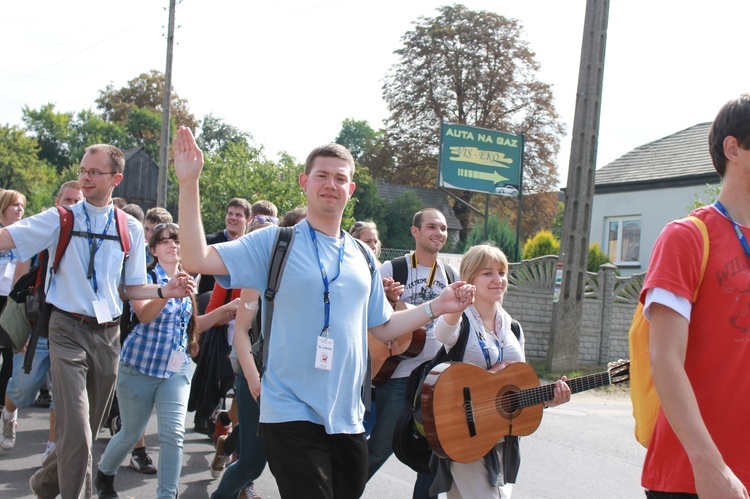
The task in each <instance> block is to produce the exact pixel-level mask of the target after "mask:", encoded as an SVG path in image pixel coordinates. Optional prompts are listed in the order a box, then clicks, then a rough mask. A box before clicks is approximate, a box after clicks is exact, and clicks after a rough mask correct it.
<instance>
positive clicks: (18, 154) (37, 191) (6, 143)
mask: <svg viewBox="0 0 750 499" xmlns="http://www.w3.org/2000/svg"><path fill="white" fill-rule="evenodd" d="M39 152H40V148H39V144H38V143H37V141H36V139H34V138H32V137H29V136H27V135H26V133H25V131H24V130H23V129H22V128H19V127H17V126H9V125H5V126H1V127H0V188H2V189H13V190H16V191H18V192H20V193H22V194H24V195H25V196H26V203H27V206H26V211H27V212H28V214H30V215H33V214H35V213H38V212H39V211H41V210H42V209H43V208H44V207H45V206H50V205H51V204H52V201H53V199H54V192H55V191H56V188H57V186H56V185H55V183H56V179H57V176H56V175H55V169H54V168H52V167H51V166H50V165H49V164H48V163H47V162H46V161H42V160H40V159H39V157H38V155H39Z"/></svg>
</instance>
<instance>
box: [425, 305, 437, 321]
mask: <svg viewBox="0 0 750 499" xmlns="http://www.w3.org/2000/svg"><path fill="white" fill-rule="evenodd" d="M430 303H432V302H431V301H428V302H427V304H426V305H425V307H424V311H425V313H426V314H427V317H428V318H429V319H430V320H431V321H434V320H435V314H433V313H432V306H431V305H430Z"/></svg>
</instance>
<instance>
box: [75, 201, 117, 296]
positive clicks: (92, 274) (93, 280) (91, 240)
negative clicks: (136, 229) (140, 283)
mask: <svg viewBox="0 0 750 499" xmlns="http://www.w3.org/2000/svg"><path fill="white" fill-rule="evenodd" d="M83 213H84V215H86V232H87V233H88V235H89V236H88V240H89V250H90V251H91V259H90V260H89V271H88V274H87V276H86V277H87V278H88V279H90V280H91V286H92V287H93V288H94V294H95V295H96V296H97V297H98V296H99V286H97V284H96V269H95V268H94V257H95V256H96V252H97V251H98V250H99V248H101V246H102V243H103V242H104V239H103V238H100V239H99V240H98V241H97V242H96V243H94V238H95V237H96V236H95V235H94V234H93V233H92V232H91V219H90V218H89V212H88V211H86V204H85V203H84V205H83ZM114 215H115V209H114V207H113V208H112V209H111V210H109V215H108V216H107V223H106V225H105V226H104V231H103V232H102V235H106V234H107V232H109V226H110V225H111V224H112V219H113V218H114Z"/></svg>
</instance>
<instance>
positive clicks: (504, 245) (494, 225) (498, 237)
mask: <svg viewBox="0 0 750 499" xmlns="http://www.w3.org/2000/svg"><path fill="white" fill-rule="evenodd" d="M487 241H491V242H493V243H494V244H495V245H496V246H497V247H498V248H500V249H501V250H503V253H505V256H507V257H508V261H509V262H515V261H517V260H518V258H517V254H518V251H517V249H516V247H517V245H516V231H515V229H512V228H511V227H510V225H508V221H507V220H499V219H498V218H497V216H495V215H490V218H489V220H488V221H487V237H484V223H477V224H475V225H474V227H472V229H471V232H470V233H469V237H467V238H466V242H465V244H464V253H465V252H466V251H468V250H469V248H471V247H472V246H476V245H477V244H482V243H484V242H487Z"/></svg>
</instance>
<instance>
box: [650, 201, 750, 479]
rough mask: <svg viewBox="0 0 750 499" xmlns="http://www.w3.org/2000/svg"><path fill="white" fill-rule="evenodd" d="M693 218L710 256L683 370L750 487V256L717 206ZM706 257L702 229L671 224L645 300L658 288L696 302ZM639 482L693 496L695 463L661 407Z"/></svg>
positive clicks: (726, 454) (654, 259)
mask: <svg viewBox="0 0 750 499" xmlns="http://www.w3.org/2000/svg"><path fill="white" fill-rule="evenodd" d="M692 214H693V215H695V216H697V217H698V218H700V219H701V220H703V221H704V222H705V223H706V227H707V229H708V236H709V257H708V265H707V267H706V271H705V274H704V277H703V281H702V283H700V291H699V293H698V297H697V299H696V301H695V302H694V303H693V307H692V312H691V320H690V327H689V330H688V344H687V352H686V357H685V370H686V371H687V375H688V377H689V379H690V382H691V384H692V386H693V390H694V391H695V396H696V398H697V400H698V406H699V408H700V411H701V415H702V417H703V421H704V422H705V424H706V427H707V428H708V431H709V433H710V434H711V437H712V438H713V440H714V442H715V443H716V445H717V447H718V449H719V451H720V452H721V454H722V456H723V458H724V461H725V462H726V463H727V465H728V466H729V467H730V468H731V469H732V471H734V473H735V474H736V475H737V477H738V478H739V479H740V480H741V481H742V483H743V484H744V485H745V487H749V488H750V454H748V452H750V375H748V374H747V371H746V370H747V369H748V368H749V367H750V257H748V256H747V255H746V254H745V252H744V250H743V248H742V245H741V244H740V241H739V239H738V237H737V234H736V233H735V232H734V228H733V226H732V223H731V222H730V221H729V220H727V219H726V218H725V217H724V216H722V215H721V214H720V213H719V212H718V211H717V210H716V209H715V208H714V207H712V206H707V207H703V208H700V209H698V210H696V211H695V212H693V213H692ZM743 233H744V235H745V237H746V238H747V239H748V241H750V229H747V228H744V227H743ZM702 258H703V238H702V236H701V233H700V230H699V229H698V227H697V226H696V225H695V224H694V223H693V222H691V221H689V220H686V221H682V220H678V221H675V222H672V223H670V224H668V225H667V226H666V227H665V228H664V230H663V231H662V233H661V235H660V236H659V238H658V240H657V241H656V244H655V245H654V250H653V252H652V253H651V263H650V265H649V269H648V275H647V277H646V281H645V283H644V285H643V290H642V292H641V300H643V299H644V297H645V295H646V292H647V290H648V289H650V288H657V287H658V288H663V289H666V290H668V291H671V292H673V293H675V294H677V295H680V296H684V297H685V298H687V299H688V300H690V301H691V302H692V301H693V294H694V292H695V289H696V288H697V287H698V285H699V281H700V267H701V261H702ZM641 483H642V485H643V486H644V487H645V488H647V489H650V490H655V491H663V492H688V493H695V479H694V477H693V471H692V468H691V466H690V461H689V460H688V458H687V454H686V453H685V451H684V449H683V447H682V444H681V443H680V442H679V440H678V439H677V437H676V436H675V434H674V432H673V431H672V428H671V427H670V426H669V423H668V422H667V419H666V417H665V416H664V412H663V410H662V411H660V412H659V419H658V421H657V423H656V428H655V430H654V434H653V436H652V437H651V443H650V444H649V448H648V452H647V453H646V461H645V463H644V466H643V476H642V482H641Z"/></svg>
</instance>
